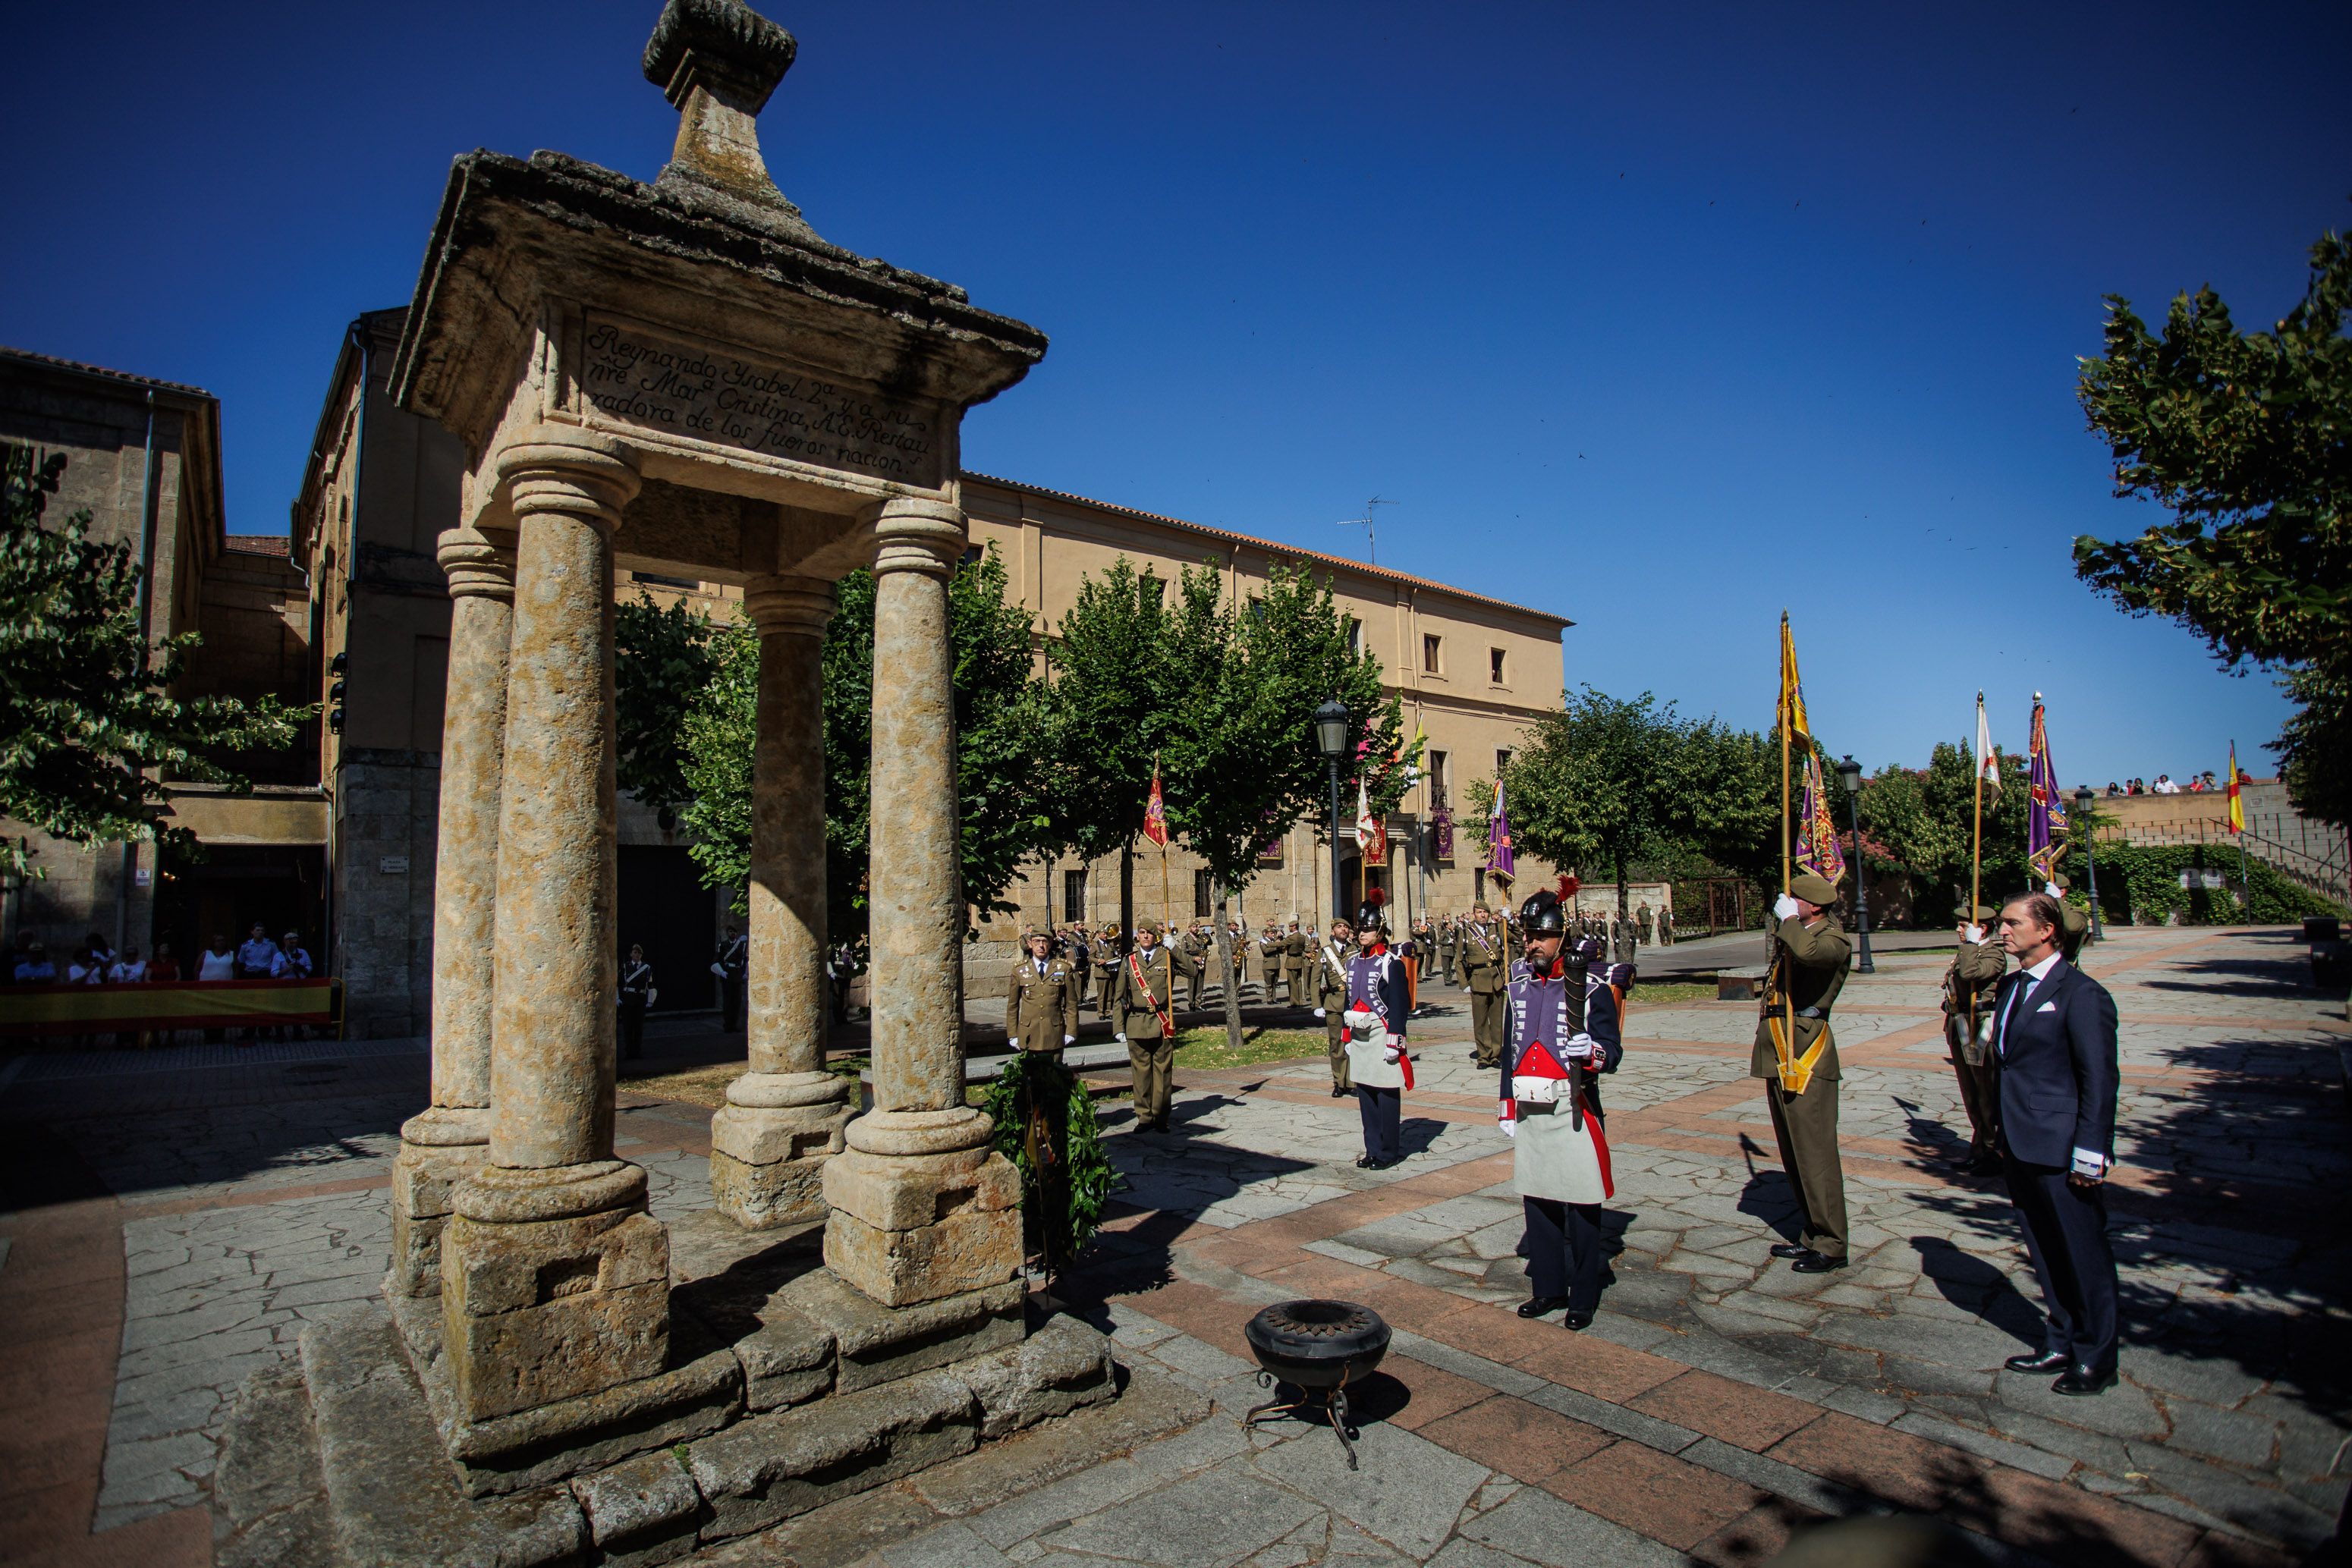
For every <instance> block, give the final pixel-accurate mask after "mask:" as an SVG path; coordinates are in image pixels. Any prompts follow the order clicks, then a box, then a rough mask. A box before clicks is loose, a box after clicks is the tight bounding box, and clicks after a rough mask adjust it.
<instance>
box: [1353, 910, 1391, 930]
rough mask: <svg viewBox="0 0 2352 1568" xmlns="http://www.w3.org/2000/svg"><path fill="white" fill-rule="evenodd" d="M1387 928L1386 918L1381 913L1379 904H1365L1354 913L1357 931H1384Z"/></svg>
mask: <svg viewBox="0 0 2352 1568" xmlns="http://www.w3.org/2000/svg"><path fill="white" fill-rule="evenodd" d="M1388 928H1389V923H1388V917H1387V916H1386V915H1382V914H1381V906H1380V905H1379V904H1365V905H1364V906H1363V907H1362V908H1361V909H1359V910H1357V911H1356V929H1357V930H1359V931H1386V930H1387V929H1388Z"/></svg>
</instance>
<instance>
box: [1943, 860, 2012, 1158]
mask: <svg viewBox="0 0 2352 1568" xmlns="http://www.w3.org/2000/svg"><path fill="white" fill-rule="evenodd" d="M1999 913H2000V911H1998V910H1996V909H1994V908H1993V907H1992V906H1991V905H1990V904H1978V905H1977V906H1976V909H1975V911H1974V912H1973V915H1972V916H1971V918H1970V919H1969V921H1967V922H1965V923H1963V924H1962V925H1961V926H1960V950H1959V952H1958V954H1957V955H1956V956H1954V957H1953V959H1952V963H1951V967H1949V968H1948V969H1946V970H1945V971H1944V1043H1945V1045H1946V1046H1947V1047H1948V1048H1949V1049H1950V1051H1951V1053H1952V1054H1951V1061H1952V1071H1953V1073H1954V1074H1955V1075H1956V1076H1957V1077H1958V1079H1959V1081H1960V1107H1961V1109H1963V1110H1965V1111H1966V1112H1967V1113H1968V1114H1969V1152H1968V1153H1967V1154H1965V1155H1961V1156H1960V1162H1959V1163H1960V1168H1961V1169H1962V1170H1964V1171H1966V1172H1967V1173H1968V1174H1969V1175H1970V1176H1991V1175H1994V1174H1996V1173H1997V1172H1999V1171H2000V1079H1999V1077H1998V1072H1999V1069H2000V1063H1999V1062H1997V1061H1995V1060H1994V1059H1993V1053H1992V1044H1991V1041H1992V1026H1993V994H1994V993H1995V992H1996V991H1998V990H2000V977H2001V976H2002V974H2003V973H2004V972H2006V971H2007V969H2008V968H2009V949H2008V948H2006V947H2004V946H2001V940H2000V927H1999V926H1998V925H1993V924H1992V920H1993V917H1994V915H1998V914H1999Z"/></svg>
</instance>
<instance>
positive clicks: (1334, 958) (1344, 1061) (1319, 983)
mask: <svg viewBox="0 0 2352 1568" xmlns="http://www.w3.org/2000/svg"><path fill="white" fill-rule="evenodd" d="M1355 951H1356V928H1355V926H1353V925H1349V923H1348V922H1347V921H1345V920H1334V921H1333V922H1331V939H1330V940H1329V941H1328V942H1326V943H1323V944H1322V945H1321V946H1318V947H1317V948H1316V949H1315V952H1314V954H1313V960H1314V966H1315V967H1313V968H1312V969H1311V970H1309V971H1308V973H1309V974H1310V975H1312V976H1313V977H1314V982H1315V983H1314V992H1313V994H1314V998H1315V1016H1316V1017H1317V1018H1319V1019H1322V1020H1323V1032H1324V1051H1325V1052H1326V1053H1327V1054H1328V1056H1329V1057H1330V1060H1331V1098H1332V1099H1334V1100H1344V1099H1346V1098H1347V1097H1348V1096H1349V1095H1350V1094H1353V1093H1354V1092H1356V1081H1355V1080H1354V1079H1353V1078H1351V1077H1350V1076H1349V1073H1348V1023H1347V1018H1346V1014H1347V1011H1348V960H1349V958H1350V957H1352V956H1354V954H1355Z"/></svg>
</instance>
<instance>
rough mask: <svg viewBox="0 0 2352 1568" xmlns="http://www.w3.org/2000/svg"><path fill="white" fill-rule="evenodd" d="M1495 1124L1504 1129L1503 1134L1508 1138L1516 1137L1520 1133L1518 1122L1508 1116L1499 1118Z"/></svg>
mask: <svg viewBox="0 0 2352 1568" xmlns="http://www.w3.org/2000/svg"><path fill="white" fill-rule="evenodd" d="M1495 1125H1496V1126H1497V1127H1500V1128H1502V1129H1503V1136H1505V1137H1507V1138H1516V1137H1517V1136H1518V1135H1519V1124H1518V1123H1517V1122H1516V1121H1514V1120H1512V1119H1511V1118H1510V1117H1508V1116H1504V1117H1501V1118H1499V1119H1498V1120H1496V1123H1495Z"/></svg>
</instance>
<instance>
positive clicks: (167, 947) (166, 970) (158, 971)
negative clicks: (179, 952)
mask: <svg viewBox="0 0 2352 1568" xmlns="http://www.w3.org/2000/svg"><path fill="white" fill-rule="evenodd" d="M147 977H148V978H149V979H150V980H153V981H156V982H158V983H160V982H162V981H164V980H176V979H178V978H179V977H180V960H179V959H177V958H175V957H173V956H172V945H171V944H170V943H169V942H158V943H156V944H155V956H153V957H152V958H150V959H148V960H147Z"/></svg>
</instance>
